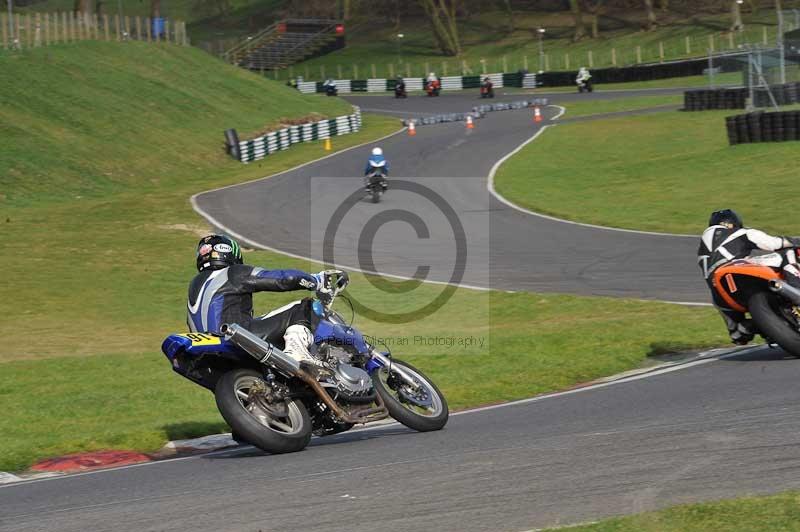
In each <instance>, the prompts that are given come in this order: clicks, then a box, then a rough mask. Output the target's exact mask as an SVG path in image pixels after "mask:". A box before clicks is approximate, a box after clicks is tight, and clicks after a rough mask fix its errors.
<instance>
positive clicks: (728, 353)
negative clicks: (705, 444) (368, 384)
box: [0, 345, 764, 490]
mask: <svg viewBox="0 0 800 532" xmlns="http://www.w3.org/2000/svg"><path fill="white" fill-rule="evenodd" d="M762 347H764V346H763V345H759V346H753V347H748V348H732V349H730V350H724V351H723V352H721V353H718V354H714V353H716V351H710V352H705V354H704V353H700V354H699V355H698V356H699V357H701V358H698V359H696V360H691V361H689V362H675V363H670V364H667V365H665V366H660V367H656V368H654V369H653V370H651V371H645V372H644V373H640V374H636V375H631V376H623V377H621V378H618V379H615V380H611V381H607V382H600V383H597V384H591V385H589V386H584V387H582V388H575V389H572V390H565V391H562V392H554V393H550V394H546V395H538V396H536V397H530V398H528V399H519V400H517V401H509V402H507V403H502V404H498V405H490V406H481V407H478V408H470V409H467V410H461V411H459V412H453V413H452V414H450V415H451V416H463V415H467V414H476V413H479V412H486V411H488V410H495V409H498V408H508V407H512V406H520V405H527V404H530V403H538V402H540V401H544V400H547V399H555V398H559V397H563V396H566V395H574V394H577V393H582V392H588V391H591V390H597V389H600V388H608V387H610V386H614V385H617V384H624V383H628V382H633V381H638V380H642V379H649V378H650V377H657V376H659V375H664V374H666V373H672V372H674V371H680V370H683V369H688V368H691V367H694V366H699V365H701V364H708V363H709V362H715V361H718V360H724V359H727V358H730V357H733V356H737V355H741V354H743V353H745V352H748V351H750V350H751V349H759V348H762ZM704 355H705V356H704ZM398 425H400V423H398V422H397V421H389V422H383V423H381V424H380V425H367V426H364V427H360V428H357V429H353V430H350V431H348V433H350V434H352V433H357V432H366V431H374V430H382V429H385V428H391V427H396V426H398ZM253 449H255V447H253V446H252V445H246V446H242V447H238V448H235V449H231V448H227V449H220V450H218V451H211V452H208V453H203V454H196V455H192V456H182V457H178V458H166V459H164V460H155V461H152V462H142V463H140V464H131V465H126V466H121V467H115V468H108V469H98V470H94V471H84V472H82V473H72V474H65V475H61V476H55V477H47V478H38V479H31V480H24V479H23V480H22V481H20V482H14V483H9V484H0V490H2V489H4V488H12V487H15V486H21V485H24V484H33V483H36V482H47V481H50V480H60V479H64V478H75V477H80V476H86V475H96V474H100V473H109V472H112V471H120V470H123V469H131V468H134V467H145V466H150V465H156V464H163V463H166V462H178V461H185V460H197V459H200V458H205V457H209V456H218V455H221V454H226V453H228V454H239V453H243V452H248V451H251V450H253Z"/></svg>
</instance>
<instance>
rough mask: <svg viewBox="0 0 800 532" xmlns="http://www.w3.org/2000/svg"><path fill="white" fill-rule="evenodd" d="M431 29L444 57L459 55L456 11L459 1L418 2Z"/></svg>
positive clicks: (420, 0)
mask: <svg viewBox="0 0 800 532" xmlns="http://www.w3.org/2000/svg"><path fill="white" fill-rule="evenodd" d="M419 3H420V4H421V5H422V8H423V9H424V10H425V14H426V15H427V16H428V20H430V22H431V26H432V28H433V37H434V38H435V39H436V44H438V46H439V49H440V50H441V51H442V53H443V54H445V55H460V54H461V43H460V41H459V39H458V24H457V20H456V11H457V9H458V4H459V0H419Z"/></svg>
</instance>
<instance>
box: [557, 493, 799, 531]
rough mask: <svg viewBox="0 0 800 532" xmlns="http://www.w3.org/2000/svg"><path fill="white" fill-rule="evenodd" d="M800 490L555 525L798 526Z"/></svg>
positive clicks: (701, 528)
mask: <svg viewBox="0 0 800 532" xmlns="http://www.w3.org/2000/svg"><path fill="white" fill-rule="evenodd" d="M798 522H800V494H799V493H798V492H796V491H792V492H787V493H781V494H779V495H772V496H768V497H744V498H741V499H732V500H727V501H718V502H710V503H703V504H687V505H682V506H675V507H673V508H667V509H666V510H661V511H659V512H649V513H645V514H640V515H633V516H630V517H618V518H615V519H607V520H603V521H600V522H598V523H593V524H590V525H582V526H574V527H559V528H557V529H554V530H565V531H569V532H750V531H752V530H772V531H778V530H786V531H789V530H798Z"/></svg>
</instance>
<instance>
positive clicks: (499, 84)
mask: <svg viewBox="0 0 800 532" xmlns="http://www.w3.org/2000/svg"><path fill="white" fill-rule="evenodd" d="M485 77H488V78H489V80H490V81H491V82H492V85H493V86H494V87H493V88H495V89H502V88H503V74H487V75H486V76H483V77H482V78H481V80H483V78H485Z"/></svg>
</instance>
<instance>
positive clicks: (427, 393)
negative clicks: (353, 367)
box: [372, 359, 450, 432]
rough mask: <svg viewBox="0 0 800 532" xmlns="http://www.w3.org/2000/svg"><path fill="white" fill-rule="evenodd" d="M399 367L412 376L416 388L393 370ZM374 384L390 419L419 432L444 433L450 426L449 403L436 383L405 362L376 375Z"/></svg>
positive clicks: (380, 370) (373, 378) (384, 369)
mask: <svg viewBox="0 0 800 532" xmlns="http://www.w3.org/2000/svg"><path fill="white" fill-rule="evenodd" d="M396 366H399V367H400V368H401V369H402V370H404V371H405V373H407V374H409V375H411V376H412V377H413V380H414V384H415V385H416V386H412V385H410V384H408V383H407V382H406V381H405V380H403V378H402V377H400V376H399V375H398V374H397V373H396V372H394V371H392V367H396ZM372 384H373V385H374V386H375V390H376V391H377V392H378V395H380V397H381V399H383V402H384V403H386V408H387V410H389V415H391V416H392V417H393V418H394V419H396V420H397V421H399V422H400V423H402V424H403V425H405V426H406V427H408V428H410V429H414V430H416V431H419V432H428V431H432V430H440V429H441V428H442V427H444V426H445V424H447V419H448V418H449V417H450V411H449V409H448V408H447V400H446V399H445V398H444V395H442V392H440V391H439V388H437V387H436V385H435V384H433V382H431V380H430V379H428V377H426V376H425V375H424V374H423V373H422V372H421V371H420V370H418V369H417V368H415V367H414V366H412V365H411V364H409V363H408V362H403V361H402V360H397V359H392V366H390V367H389V368H379V369H377V370H375V371H374V372H373V373H372Z"/></svg>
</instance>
